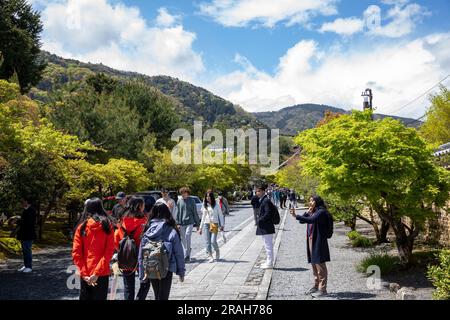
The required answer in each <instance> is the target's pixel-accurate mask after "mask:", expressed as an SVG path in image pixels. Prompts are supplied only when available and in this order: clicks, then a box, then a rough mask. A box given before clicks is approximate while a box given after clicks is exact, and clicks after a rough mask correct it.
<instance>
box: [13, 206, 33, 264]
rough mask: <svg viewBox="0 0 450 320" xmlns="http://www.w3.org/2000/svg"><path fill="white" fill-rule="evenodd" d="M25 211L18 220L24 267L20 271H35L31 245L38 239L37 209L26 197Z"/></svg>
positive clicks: (17, 236)
mask: <svg viewBox="0 0 450 320" xmlns="http://www.w3.org/2000/svg"><path fill="white" fill-rule="evenodd" d="M22 207H23V212H22V215H21V217H20V219H19V220H18V221H17V233H16V238H17V240H19V241H20V244H21V245H22V253H23V267H22V268H20V269H19V270H17V271H19V272H23V273H30V272H32V271H33V265H32V262H33V253H32V251H31V247H32V246H33V241H34V240H36V229H35V228H36V210H35V209H34V208H33V206H32V205H31V200H29V199H24V200H23V202H22Z"/></svg>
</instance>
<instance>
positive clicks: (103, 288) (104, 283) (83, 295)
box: [80, 276, 109, 300]
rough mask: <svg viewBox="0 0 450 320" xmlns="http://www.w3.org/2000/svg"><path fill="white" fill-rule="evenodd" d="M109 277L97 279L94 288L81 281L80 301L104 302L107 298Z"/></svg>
mask: <svg viewBox="0 0 450 320" xmlns="http://www.w3.org/2000/svg"><path fill="white" fill-rule="evenodd" d="M108 285H109V276H103V277H98V280H97V285H96V286H95V287H93V286H90V285H88V284H87V282H86V281H84V280H83V279H81V289H80V300H106V299H107V298H108Z"/></svg>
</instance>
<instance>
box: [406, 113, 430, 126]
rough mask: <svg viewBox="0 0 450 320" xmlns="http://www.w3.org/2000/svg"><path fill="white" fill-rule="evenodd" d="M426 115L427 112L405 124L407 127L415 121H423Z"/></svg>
mask: <svg viewBox="0 0 450 320" xmlns="http://www.w3.org/2000/svg"><path fill="white" fill-rule="evenodd" d="M426 116H427V114H426V113H425V114H424V115H423V116H421V117H420V118H417V119H412V120H411V121H408V122H404V123H403V124H404V125H405V126H406V127H407V126H408V125H410V124H413V123H414V122H419V121H422V120H423V119H425V117H426Z"/></svg>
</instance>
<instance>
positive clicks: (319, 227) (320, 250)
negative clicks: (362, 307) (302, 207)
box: [290, 196, 330, 297]
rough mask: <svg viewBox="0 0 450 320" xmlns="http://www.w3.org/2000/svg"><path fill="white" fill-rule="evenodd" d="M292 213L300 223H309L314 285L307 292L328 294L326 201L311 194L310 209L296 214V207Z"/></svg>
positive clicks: (328, 258) (310, 258) (328, 251)
mask: <svg viewBox="0 0 450 320" xmlns="http://www.w3.org/2000/svg"><path fill="white" fill-rule="evenodd" d="M290 212H291V215H292V216H293V217H294V218H296V219H297V220H298V221H299V222H300V223H306V224H307V232H306V250H307V253H308V263H310V264H311V266H312V271H313V274H314V286H313V287H312V288H311V289H309V290H308V291H307V292H306V293H305V294H314V297H323V296H326V295H327V280H328V270H327V266H326V262H328V261H330V250H329V247H328V235H327V234H328V221H329V220H328V216H327V215H328V214H329V213H328V211H327V208H326V206H325V202H324V201H323V200H322V198H321V197H319V196H311V197H310V199H309V210H308V212H306V213H305V214H303V215H296V214H295V208H293V209H291V211H290Z"/></svg>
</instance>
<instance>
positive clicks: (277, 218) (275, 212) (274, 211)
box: [267, 200, 281, 224]
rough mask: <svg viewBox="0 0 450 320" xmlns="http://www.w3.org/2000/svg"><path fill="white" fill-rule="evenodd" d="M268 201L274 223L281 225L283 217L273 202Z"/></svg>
mask: <svg viewBox="0 0 450 320" xmlns="http://www.w3.org/2000/svg"><path fill="white" fill-rule="evenodd" d="M267 201H268V202H269V208H270V215H271V216H272V223H273V224H280V221H281V217H280V213H279V212H278V208H277V207H276V206H275V205H274V204H273V203H272V201H270V200H267Z"/></svg>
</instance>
